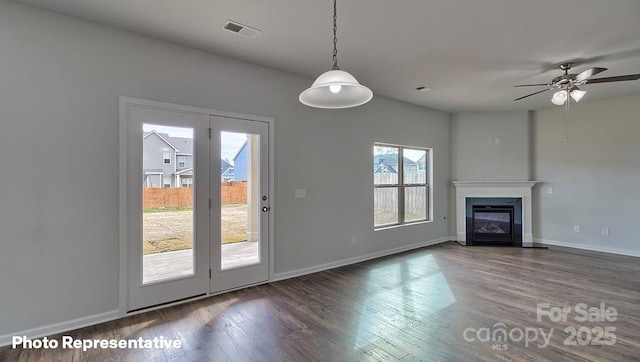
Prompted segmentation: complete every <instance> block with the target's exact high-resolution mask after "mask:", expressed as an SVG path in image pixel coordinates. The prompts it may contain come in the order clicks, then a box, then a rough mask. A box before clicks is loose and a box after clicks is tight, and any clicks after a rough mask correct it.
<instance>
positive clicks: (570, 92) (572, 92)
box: [514, 63, 640, 106]
mask: <svg viewBox="0 0 640 362" xmlns="http://www.w3.org/2000/svg"><path fill="white" fill-rule="evenodd" d="M572 66H573V63H562V64H560V69H562V70H564V74H563V75H560V76H557V77H555V78H553V79H552V80H551V82H549V83H547V84H544V83H538V84H520V85H516V87H543V86H544V87H547V88H546V89H543V90H541V91H537V92H534V93H531V94H528V95H526V96H524V97H520V98H516V99H514V101H519V100H521V99H524V98H527V97H531V96H533V95H536V94H539V93H543V92H546V91H548V90H551V89H558V91H557V92H556V93H555V94H554V95H553V97H552V98H551V102H553V104H556V105H559V106H560V105H563V104H564V103H565V101H567V99H568V98H569V97H571V98H573V100H575V101H576V102H579V101H580V99H582V97H583V96H584V95H585V94H586V93H587V91H584V90H582V89H580V88H578V86H580V85H583V84H596V83H611V82H622V81H627V80H638V79H640V74H629V75H619V76H616V77H607V78H596V79H592V78H591V77H593V76H594V75H596V74H598V73H602V72H604V71H605V70H607V68H598V67H594V68H590V69H587V70H585V71H584V72H582V73H578V74H569V69H571V67H572ZM567 105H568V103H567Z"/></svg>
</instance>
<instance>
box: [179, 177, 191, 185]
mask: <svg viewBox="0 0 640 362" xmlns="http://www.w3.org/2000/svg"><path fill="white" fill-rule="evenodd" d="M180 182H181V183H182V184H181V185H180V186H182V187H193V178H191V177H185V178H183V179H180Z"/></svg>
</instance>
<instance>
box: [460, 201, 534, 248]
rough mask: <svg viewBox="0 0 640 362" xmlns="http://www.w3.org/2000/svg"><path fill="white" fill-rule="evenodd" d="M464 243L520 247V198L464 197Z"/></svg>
mask: <svg viewBox="0 0 640 362" xmlns="http://www.w3.org/2000/svg"><path fill="white" fill-rule="evenodd" d="M465 209H466V223H467V228H466V229H467V238H466V239H467V245H497V246H522V200H521V199H520V198H505V197H501V198H488V197H469V198H466V208H465Z"/></svg>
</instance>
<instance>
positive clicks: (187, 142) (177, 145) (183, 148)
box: [142, 131, 193, 155]
mask: <svg viewBox="0 0 640 362" xmlns="http://www.w3.org/2000/svg"><path fill="white" fill-rule="evenodd" d="M150 134H155V135H157V136H158V137H160V138H161V139H162V140H163V141H165V142H166V143H167V144H168V145H169V146H171V147H172V148H174V149H175V150H176V153H178V154H180V155H193V138H185V137H172V136H169V134H167V133H160V132H156V131H151V132H144V133H143V134H142V138H146V137H147V136H149V135H150Z"/></svg>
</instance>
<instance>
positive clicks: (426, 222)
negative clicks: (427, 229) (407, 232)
mask: <svg viewBox="0 0 640 362" xmlns="http://www.w3.org/2000/svg"><path fill="white" fill-rule="evenodd" d="M432 222H433V220H420V221H413V222H408V223H404V224H394V225H385V226H380V227H374V228H373V231H382V230H390V229H397V228H401V227H405V226H412V225H423V224H430V223H432Z"/></svg>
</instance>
